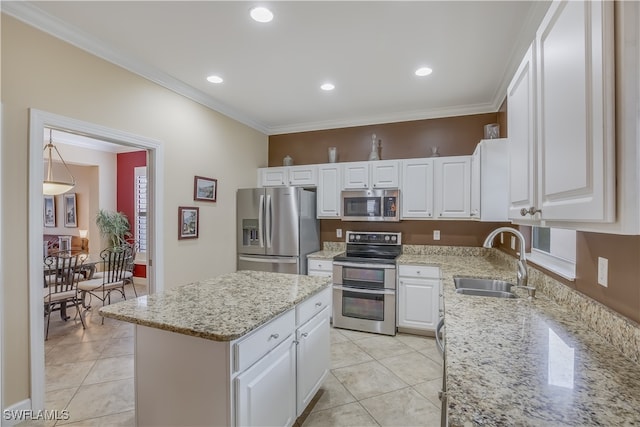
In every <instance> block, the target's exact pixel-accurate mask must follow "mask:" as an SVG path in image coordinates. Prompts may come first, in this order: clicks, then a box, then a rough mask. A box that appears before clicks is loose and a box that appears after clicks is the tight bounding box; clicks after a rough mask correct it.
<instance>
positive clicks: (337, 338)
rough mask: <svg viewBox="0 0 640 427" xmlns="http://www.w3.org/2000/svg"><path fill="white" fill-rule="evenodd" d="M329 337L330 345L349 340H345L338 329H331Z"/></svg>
mask: <svg viewBox="0 0 640 427" xmlns="http://www.w3.org/2000/svg"><path fill="white" fill-rule="evenodd" d="M329 335H330V337H331V344H338V343H341V342H346V341H349V338H347V337H346V336H344V335H343V334H342V333H341V332H340V331H339V330H338V329H336V328H331V332H330V334H329Z"/></svg>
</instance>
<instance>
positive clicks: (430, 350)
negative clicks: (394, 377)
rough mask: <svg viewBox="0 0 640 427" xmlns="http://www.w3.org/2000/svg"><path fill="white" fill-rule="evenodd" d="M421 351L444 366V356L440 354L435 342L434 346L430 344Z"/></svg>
mask: <svg viewBox="0 0 640 427" xmlns="http://www.w3.org/2000/svg"><path fill="white" fill-rule="evenodd" d="M419 351H420V353H422V354H424V355H425V356H427V357H428V358H429V359H431V360H433V361H434V362H436V363H437V364H438V365H440V366H442V356H441V355H440V352H439V351H438V347H436V345H435V344H434V345H433V346H429V347H427V348H424V349H421V350H419Z"/></svg>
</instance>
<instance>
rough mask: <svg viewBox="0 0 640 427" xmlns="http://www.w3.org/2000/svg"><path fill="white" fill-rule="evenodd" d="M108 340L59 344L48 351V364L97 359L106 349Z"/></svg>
mask: <svg viewBox="0 0 640 427" xmlns="http://www.w3.org/2000/svg"><path fill="white" fill-rule="evenodd" d="M107 343H108V340H107V341H104V340H103V341H88V342H79V343H76V344H58V345H56V347H55V348H54V349H52V350H51V351H50V352H49V353H47V357H46V358H45V363H46V364H47V365H62V364H65V363H72V362H84V361H88V360H96V359H97V358H98V357H100V354H101V353H102V351H103V350H104V349H105V346H106V345H107Z"/></svg>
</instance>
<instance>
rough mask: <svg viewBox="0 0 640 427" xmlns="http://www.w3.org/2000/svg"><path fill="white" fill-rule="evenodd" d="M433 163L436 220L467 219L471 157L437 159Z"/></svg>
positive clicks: (469, 213)
mask: <svg viewBox="0 0 640 427" xmlns="http://www.w3.org/2000/svg"><path fill="white" fill-rule="evenodd" d="M433 161H434V175H435V177H434V184H435V187H434V199H435V202H434V206H435V212H436V218H469V217H470V216H471V157H470V156H456V157H437V158H435V159H434V160H433Z"/></svg>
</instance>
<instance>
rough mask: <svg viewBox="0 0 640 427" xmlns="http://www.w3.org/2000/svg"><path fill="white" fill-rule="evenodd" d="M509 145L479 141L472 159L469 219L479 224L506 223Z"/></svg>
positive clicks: (487, 140) (496, 140)
mask: <svg viewBox="0 0 640 427" xmlns="http://www.w3.org/2000/svg"><path fill="white" fill-rule="evenodd" d="M508 149H509V147H508V143H507V140H506V139H486V140H483V141H480V143H479V144H478V145H477V147H476V149H475V151H474V152H473V156H471V217H472V218H473V219H479V220H480V221H507V210H508V204H509V202H508V185H509V184H508Z"/></svg>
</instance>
